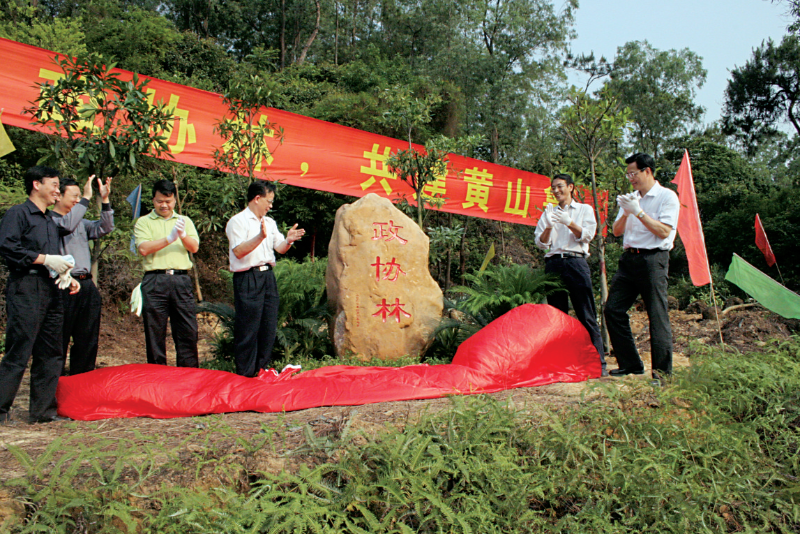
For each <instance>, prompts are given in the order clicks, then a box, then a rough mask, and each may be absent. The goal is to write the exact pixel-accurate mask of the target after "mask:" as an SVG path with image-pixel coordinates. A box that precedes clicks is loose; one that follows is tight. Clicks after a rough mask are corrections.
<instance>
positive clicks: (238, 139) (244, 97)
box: [214, 73, 283, 187]
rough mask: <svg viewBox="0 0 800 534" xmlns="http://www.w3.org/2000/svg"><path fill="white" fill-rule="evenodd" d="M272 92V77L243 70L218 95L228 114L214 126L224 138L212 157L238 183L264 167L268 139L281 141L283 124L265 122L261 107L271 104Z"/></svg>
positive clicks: (274, 88) (252, 177) (269, 150)
mask: <svg viewBox="0 0 800 534" xmlns="http://www.w3.org/2000/svg"><path fill="white" fill-rule="evenodd" d="M276 93H277V85H276V83H275V82H274V81H273V80H271V79H268V78H264V77H262V76H260V75H258V74H247V73H246V74H243V75H240V76H238V77H237V78H234V79H233V80H231V82H230V85H229V86H228V91H227V92H226V93H225V95H223V97H222V101H223V102H224V103H225V105H226V106H227V107H228V112H229V115H228V116H226V117H223V118H222V119H220V121H219V122H218V123H217V124H216V126H215V131H216V132H217V133H219V135H220V136H221V137H222V138H223V139H224V140H225V142H224V143H223V145H222V146H221V147H219V148H217V149H216V150H215V151H214V161H215V162H216V164H217V167H218V168H219V169H220V170H221V171H224V172H229V173H231V174H233V175H234V176H236V177H237V178H238V179H239V182H240V185H241V186H242V187H244V186H247V185H249V184H250V183H252V181H253V180H255V179H256V173H259V172H265V171H266V167H267V166H268V165H269V164H270V162H271V161H272V152H273V150H274V149H273V148H272V147H270V143H272V145H273V146H274V147H276V148H277V146H279V145H280V144H281V143H283V128H280V127H278V126H277V125H276V124H275V123H272V122H269V118H268V117H267V115H266V114H265V109H264V108H267V107H271V106H272V105H273V103H274V100H275V95H276ZM242 178H244V180H242Z"/></svg>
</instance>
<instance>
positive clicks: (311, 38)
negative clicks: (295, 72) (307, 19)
mask: <svg viewBox="0 0 800 534" xmlns="http://www.w3.org/2000/svg"><path fill="white" fill-rule="evenodd" d="M314 3H315V4H316V6H317V22H316V24H315V25H314V31H312V32H311V36H309V38H308V40H307V41H306V44H305V45H304V46H303V51H302V52H301V53H300V58H299V59H298V60H297V64H298V65H302V64H303V62H304V61H305V60H306V54H308V49H309V48H311V44H312V43H313V42H314V39H316V38H317V34H318V33H319V19H320V16H321V14H322V8H321V7H320V4H319V0H314Z"/></svg>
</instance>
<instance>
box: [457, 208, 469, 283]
mask: <svg viewBox="0 0 800 534" xmlns="http://www.w3.org/2000/svg"><path fill="white" fill-rule="evenodd" d="M467 228H469V217H467V218H466V220H465V221H464V233H463V234H461V250H460V251H459V256H460V258H459V259H460V260H461V261H460V264H461V285H462V286H463V285H464V284H465V283H466V278H464V273H466V272H467V254H466V248H467Z"/></svg>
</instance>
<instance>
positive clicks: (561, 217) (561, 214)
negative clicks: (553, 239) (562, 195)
mask: <svg viewBox="0 0 800 534" xmlns="http://www.w3.org/2000/svg"><path fill="white" fill-rule="evenodd" d="M555 220H556V222H557V223H561V224H563V225H564V226H569V225H570V224H572V217H570V216H569V210H565V209H561V206H559V207H558V209H557V210H556V213H555Z"/></svg>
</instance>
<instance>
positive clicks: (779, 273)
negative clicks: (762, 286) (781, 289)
mask: <svg viewBox="0 0 800 534" xmlns="http://www.w3.org/2000/svg"><path fill="white" fill-rule="evenodd" d="M775 268H776V269H778V276H780V277H781V284H783V285H786V282H784V281H783V275H782V274H781V268H780V267H778V262H777V260H776V261H775Z"/></svg>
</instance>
